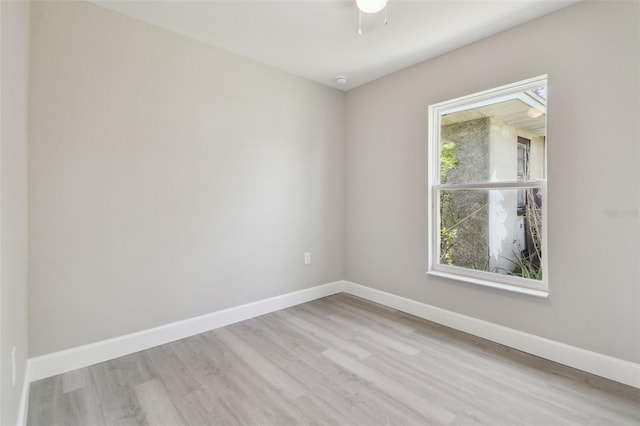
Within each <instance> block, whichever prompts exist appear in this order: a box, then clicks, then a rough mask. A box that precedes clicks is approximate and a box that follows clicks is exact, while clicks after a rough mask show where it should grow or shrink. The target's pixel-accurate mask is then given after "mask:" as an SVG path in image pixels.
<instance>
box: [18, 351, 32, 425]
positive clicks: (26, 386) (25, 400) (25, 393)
mask: <svg viewBox="0 0 640 426" xmlns="http://www.w3.org/2000/svg"><path fill="white" fill-rule="evenodd" d="M29 367H30V361H29V360H27V366H26V367H25V369H24V379H23V381H22V392H21V393H20V405H18V419H17V420H16V425H17V426H25V425H26V424H27V409H28V408H29V390H30V384H31V380H30V377H31V376H30V374H29V371H30V370H29Z"/></svg>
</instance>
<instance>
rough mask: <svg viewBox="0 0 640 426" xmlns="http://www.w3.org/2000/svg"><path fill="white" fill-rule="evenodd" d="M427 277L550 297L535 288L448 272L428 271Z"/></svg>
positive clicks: (543, 291)
mask: <svg viewBox="0 0 640 426" xmlns="http://www.w3.org/2000/svg"><path fill="white" fill-rule="evenodd" d="M427 275H432V276H435V277H441V278H447V279H450V280H455V281H462V282H466V283H471V284H476V285H481V286H483V287H490V288H497V289H500V290H506V291H511V292H514V293H520V294H526V295H528V296H534V297H540V298H543V299H546V298H547V297H549V291H547V290H537V289H533V288H526V287H520V286H516V285H511V284H503V283H499V282H495V281H489V280H483V279H480V278H473V277H465V276H462V275H458V274H451V273H448V272H442V271H428V272H427Z"/></svg>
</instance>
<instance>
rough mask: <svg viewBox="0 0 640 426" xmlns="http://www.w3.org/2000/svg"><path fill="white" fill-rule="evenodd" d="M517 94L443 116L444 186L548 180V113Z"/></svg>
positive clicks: (442, 174) (442, 155) (525, 96)
mask: <svg viewBox="0 0 640 426" xmlns="http://www.w3.org/2000/svg"><path fill="white" fill-rule="evenodd" d="M518 95H519V97H515V98H514V99H509V100H505V101H501V102H496V103H493V104H489V105H484V106H481V107H478V108H472V109H466V110H463V111H457V112H453V113H450V114H443V115H442V116H441V127H440V154H441V162H440V179H441V183H447V184H461V183H481V182H501V181H515V180H542V179H544V158H545V152H544V151H545V134H546V114H545V113H544V112H543V111H541V109H545V108H544V107H543V106H539V108H540V109H536V108H535V107H533V106H531V104H535V103H536V101H534V100H533V99H532V98H531V97H529V96H528V95H526V93H525V92H522V93H520V94H518ZM514 96H516V95H514ZM523 99H529V100H530V101H529V103H527V102H525V101H523ZM519 140H526V141H528V142H527V145H526V146H522V145H521V144H519V142H518V141H519Z"/></svg>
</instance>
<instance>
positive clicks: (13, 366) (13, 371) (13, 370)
mask: <svg viewBox="0 0 640 426" xmlns="http://www.w3.org/2000/svg"><path fill="white" fill-rule="evenodd" d="M15 385H16V347H15V346H14V347H13V349H11V386H15Z"/></svg>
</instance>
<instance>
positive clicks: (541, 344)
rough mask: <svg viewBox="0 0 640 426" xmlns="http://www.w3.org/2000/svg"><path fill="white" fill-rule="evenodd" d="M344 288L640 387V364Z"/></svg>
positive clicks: (365, 289)
mask: <svg viewBox="0 0 640 426" xmlns="http://www.w3.org/2000/svg"><path fill="white" fill-rule="evenodd" d="M344 291H345V293H349V294H353V295H354V296H358V297H362V298H363V299H367V300H370V301H372V302H376V303H380V304H381V305H385V306H388V307H390V308H394V309H397V310H399V311H402V312H406V313H409V314H412V315H415V316H417V317H420V318H424V319H426V320H429V321H433V322H436V323H438V324H442V325H445V326H447V327H451V328H454V329H456V330H460V331H464V332H466V333H469V334H473V335H474V336H478V337H482V338H484V339H487V340H491V341H493V342H496V343H500V344H502V345H506V346H509V347H511V348H514V349H518V350H521V351H523V352H527V353H530V354H533V355H536V356H539V357H541V358H545V359H548V360H551V361H555V362H558V363H560V364H564V365H568V366H570V367H573V368H577V369H579V370H583V371H587V372H589V373H592V374H595V375H598V376H602V377H606V378H607V379H611V380H615V381H616V382H620V383H624V384H626V385H630V386H633V387H636V388H640V364H636V363H633V362H629V361H625V360H622V359H619V358H614V357H611V356H608V355H603V354H600V353H597V352H592V351H588V350H586V349H581V348H578V347H575V346H570V345H567V344H565V343H560V342H556V341H554V340H549V339H545V338H543V337H539V336H535V335H533V334H529V333H525V332H522V331H518V330H514V329H512V328H507V327H504V326H501V325H497V324H493V323H490V322H487V321H482V320H479V319H476V318H473V317H469V316H466V315H462V314H458V313H456V312H451V311H447V310H445V309H441V308H437V307H435V306H431V305H427V304H426V303H422V302H418V301H415V300H411V299H407V298H404V297H401V296H396V295H395V294H391V293H387V292H384V291H380V290H376V289H373V288H370V287H366V286H363V285H360V284H355V283H352V282H348V281H345V283H344Z"/></svg>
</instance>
